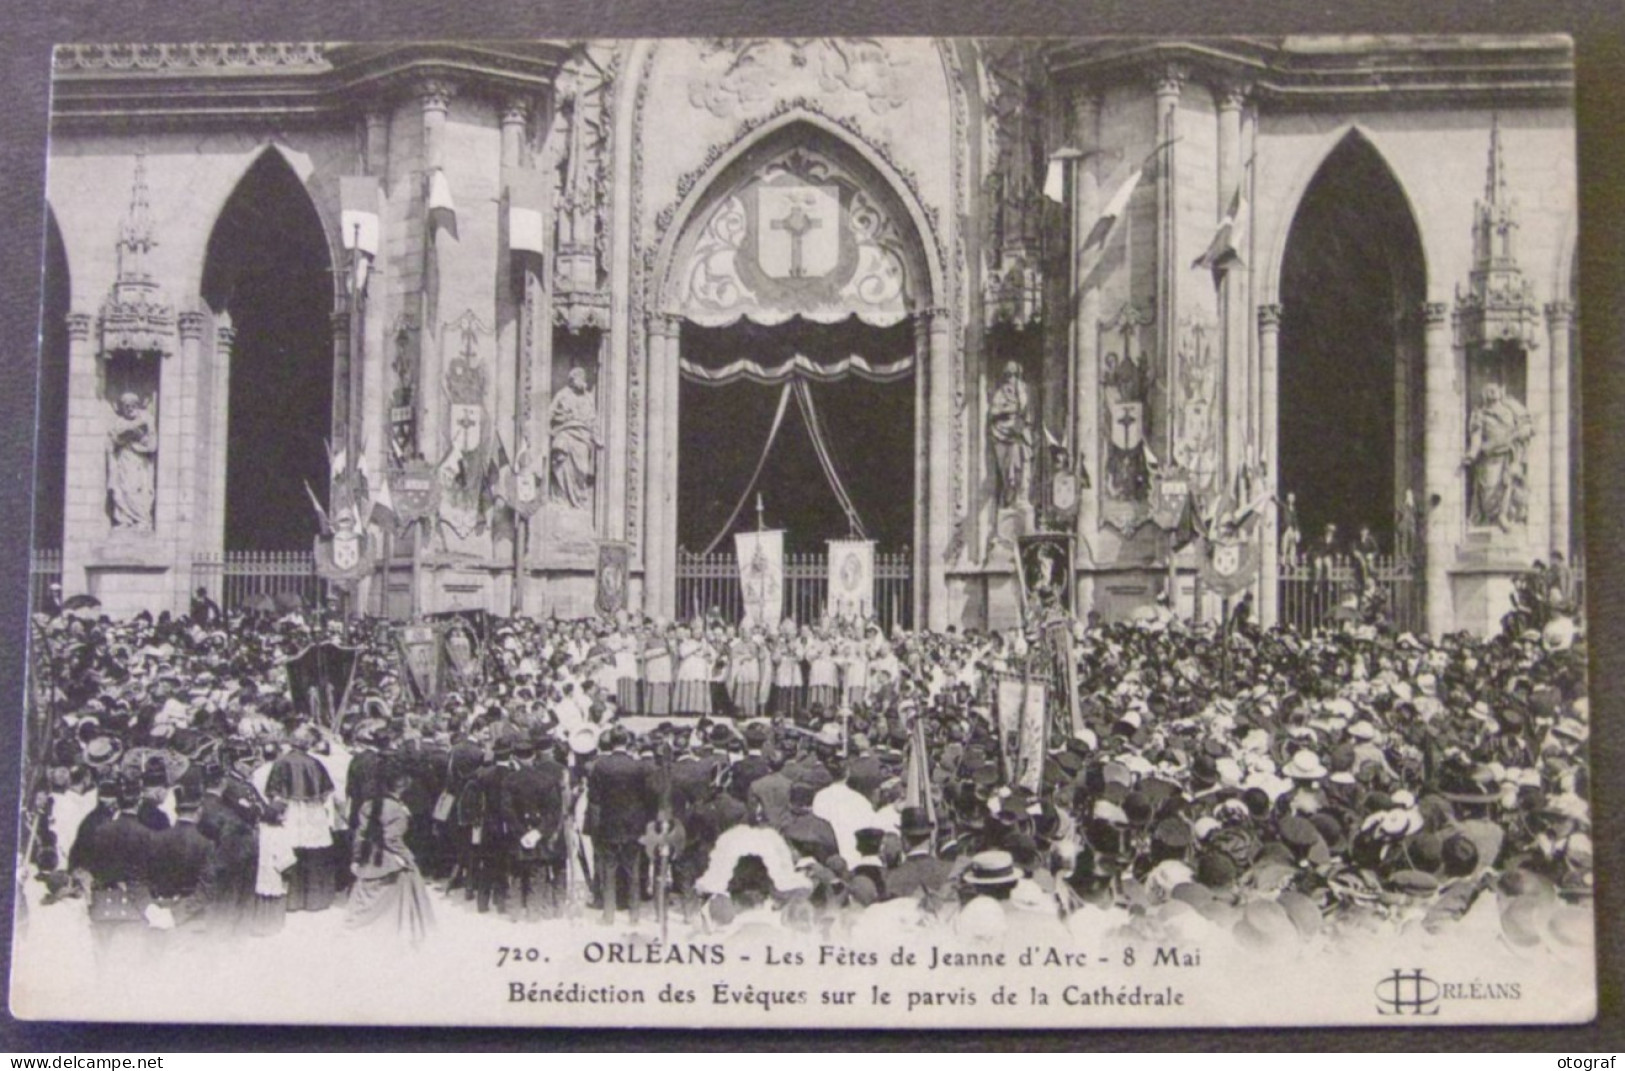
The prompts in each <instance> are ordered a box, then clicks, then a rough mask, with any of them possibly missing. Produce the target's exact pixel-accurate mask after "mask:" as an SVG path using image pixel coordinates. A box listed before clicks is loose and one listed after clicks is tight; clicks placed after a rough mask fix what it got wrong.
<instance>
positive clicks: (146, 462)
mask: <svg viewBox="0 0 1625 1071" xmlns="http://www.w3.org/2000/svg"><path fill="white" fill-rule="evenodd" d="M157 468H158V431H157V418H156V414H155V413H154V412H153V403H152V400H151V399H149V400H147V401H145V402H143V401H142V400H141V397H140V396H139V395H137V394H136V393H135V392H134V391H125V392H124V393H123V394H120V395H119V398H118V401H117V402H115V403H113V407H112V414H111V417H110V423H109V427H108V430H107V515H108V517H109V519H110V520H111V521H112V522H113V527H114V528H115V529H119V530H125V531H138V532H149V531H151V530H152V516H153V503H154V501H155V499H156V487H157V480H156V478H155V474H156V471H157Z"/></svg>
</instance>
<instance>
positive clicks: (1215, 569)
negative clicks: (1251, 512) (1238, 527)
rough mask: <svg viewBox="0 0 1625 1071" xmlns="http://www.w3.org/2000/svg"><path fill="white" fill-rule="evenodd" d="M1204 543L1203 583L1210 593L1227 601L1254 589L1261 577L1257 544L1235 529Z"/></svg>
mask: <svg viewBox="0 0 1625 1071" xmlns="http://www.w3.org/2000/svg"><path fill="white" fill-rule="evenodd" d="M1204 543H1205V544H1206V549H1207V553H1206V554H1204V555H1202V583H1203V584H1205V585H1206V586H1207V588H1208V589H1209V590H1210V591H1215V592H1217V593H1218V594H1219V595H1221V596H1223V597H1224V598H1227V599H1228V598H1230V597H1232V596H1234V595H1238V594H1240V593H1241V592H1243V591H1245V590H1246V589H1247V588H1248V587H1250V586H1251V585H1252V582H1253V579H1254V577H1255V576H1256V575H1257V573H1258V545H1257V543H1255V542H1254V541H1253V540H1252V539H1250V538H1248V537H1247V536H1245V535H1243V534H1241V533H1240V532H1237V531H1235V530H1234V529H1231V530H1229V531H1227V532H1225V533H1224V534H1222V535H1215V536H1214V538H1213V539H1212V540H1211V541H1204Z"/></svg>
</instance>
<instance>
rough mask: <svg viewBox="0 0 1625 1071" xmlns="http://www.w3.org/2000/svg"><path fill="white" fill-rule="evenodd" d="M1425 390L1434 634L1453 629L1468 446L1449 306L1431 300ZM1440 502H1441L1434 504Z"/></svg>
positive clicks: (1430, 625) (1425, 309)
mask: <svg viewBox="0 0 1625 1071" xmlns="http://www.w3.org/2000/svg"><path fill="white" fill-rule="evenodd" d="M1422 321H1423V353H1424V357H1423V360H1424V373H1423V374H1424V388H1423V395H1424V398H1423V402H1422V404H1423V407H1424V409H1423V412H1424V413H1425V415H1426V422H1427V430H1426V432H1425V433H1424V436H1423V442H1422V451H1423V473H1424V477H1425V478H1424V481H1423V482H1424V487H1423V489H1422V501H1421V502H1420V503H1418V505H1419V507H1420V508H1421V510H1422V512H1423V516H1424V517H1425V521H1424V525H1425V533H1426V534H1425V537H1424V538H1425V542H1424V546H1425V548H1426V550H1425V553H1426V556H1427V565H1426V572H1425V574H1424V575H1425V577H1426V585H1427V629H1428V632H1429V633H1430V634H1432V635H1434V636H1439V635H1442V634H1444V633H1445V632H1448V631H1450V629H1451V627H1452V624H1453V620H1454V611H1453V607H1454V600H1453V598H1452V595H1451V591H1450V565H1451V563H1452V561H1454V559H1455V555H1456V548H1457V544H1458V543H1459V542H1460V537H1461V528H1462V524H1463V520H1464V517H1465V510H1466V504H1465V502H1464V501H1463V497H1462V493H1463V483H1462V474H1461V459H1462V454H1463V452H1464V450H1465V449H1466V444H1465V443H1464V442H1463V441H1462V437H1461V434H1460V431H1459V428H1460V425H1461V405H1462V397H1461V385H1460V382H1459V381H1458V377H1457V374H1456V353H1455V349H1454V347H1453V346H1452V345H1451V340H1450V306H1449V304H1448V303H1447V302H1443V301H1430V302H1427V303H1426V304H1424V305H1423V306H1422ZM1435 499H1437V504H1435Z"/></svg>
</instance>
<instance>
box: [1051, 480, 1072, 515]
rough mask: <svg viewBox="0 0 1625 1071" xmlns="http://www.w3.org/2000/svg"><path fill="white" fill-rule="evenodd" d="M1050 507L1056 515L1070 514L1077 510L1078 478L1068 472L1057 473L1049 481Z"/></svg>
mask: <svg viewBox="0 0 1625 1071" xmlns="http://www.w3.org/2000/svg"><path fill="white" fill-rule="evenodd" d="M1049 501H1050V505H1051V506H1054V507H1055V510H1056V512H1057V513H1071V512H1073V511H1074V510H1076V509H1077V508H1078V478H1077V477H1076V476H1074V475H1073V474H1072V473H1070V472H1057V473H1056V474H1055V478H1054V479H1052V480H1051V481H1050V492H1049Z"/></svg>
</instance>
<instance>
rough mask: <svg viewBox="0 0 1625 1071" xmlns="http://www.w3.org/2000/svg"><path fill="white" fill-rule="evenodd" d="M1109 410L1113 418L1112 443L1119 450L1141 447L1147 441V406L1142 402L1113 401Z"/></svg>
mask: <svg viewBox="0 0 1625 1071" xmlns="http://www.w3.org/2000/svg"><path fill="white" fill-rule="evenodd" d="M1107 411H1108V412H1109V413H1110V414H1111V420H1112V428H1111V432H1112V435H1111V441H1112V445H1113V446H1115V447H1117V449H1119V450H1136V449H1139V446H1140V443H1142V442H1144V441H1145V406H1144V405H1143V404H1142V403H1140V402H1112V403H1111V404H1110V405H1109V406H1108V407H1107Z"/></svg>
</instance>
